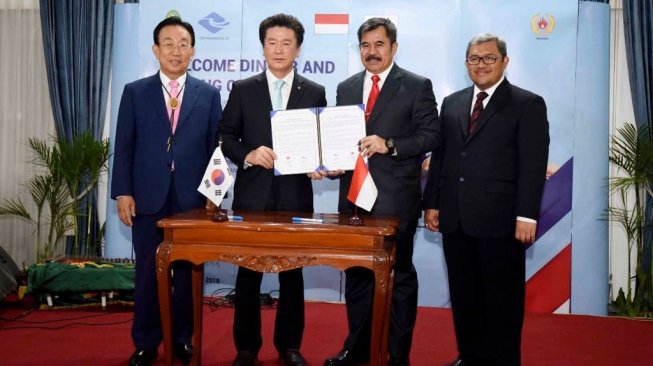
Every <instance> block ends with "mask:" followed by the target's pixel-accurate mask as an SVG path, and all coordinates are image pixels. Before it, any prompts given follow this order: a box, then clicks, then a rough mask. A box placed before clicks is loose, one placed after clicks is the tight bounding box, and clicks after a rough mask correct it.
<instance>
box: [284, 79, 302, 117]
mask: <svg viewBox="0 0 653 366" xmlns="http://www.w3.org/2000/svg"><path fill="white" fill-rule="evenodd" d="M304 82H305V79H304V78H303V77H302V76H300V75H298V74H297V73H296V72H295V77H294V78H293V82H292V86H291V89H290V96H289V97H288V105H287V106H286V109H294V108H297V106H298V105H299V101H300V100H301V99H302V95H304V90H305V88H304Z"/></svg>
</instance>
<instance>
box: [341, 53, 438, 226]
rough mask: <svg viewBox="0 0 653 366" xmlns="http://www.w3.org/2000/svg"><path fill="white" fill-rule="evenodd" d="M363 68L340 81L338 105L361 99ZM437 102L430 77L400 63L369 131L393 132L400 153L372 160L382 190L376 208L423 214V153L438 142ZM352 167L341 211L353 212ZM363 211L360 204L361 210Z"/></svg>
mask: <svg viewBox="0 0 653 366" xmlns="http://www.w3.org/2000/svg"><path fill="white" fill-rule="evenodd" d="M364 77H365V71H362V72H360V73H358V74H356V75H353V76H351V77H350V78H348V79H347V80H345V81H343V82H342V83H340V84H339V85H338V95H337V105H350V104H361V103H363V101H362V99H363V79H364ZM437 117H438V110H437V104H436V102H435V96H434V94H433V85H432V84H431V81H430V80H429V79H426V78H424V77H422V76H419V75H416V74H413V73H411V72H409V71H407V70H404V69H402V68H400V67H399V66H397V65H396V64H395V65H394V66H393V67H392V69H391V70H390V73H389V74H388V77H387V80H385V81H384V82H383V87H382V88H381V93H380V94H379V97H378V99H377V100H376V103H375V104H374V109H373V110H372V114H371V115H370V119H369V121H368V123H367V135H368V136H369V135H378V136H380V137H382V138H384V139H388V138H390V137H392V138H393V139H394V141H395V146H396V149H397V156H390V155H380V154H375V155H373V156H372V157H371V158H370V159H369V160H368V167H369V170H370V174H371V175H372V178H373V180H374V183H375V184H376V187H377V189H378V191H379V194H378V197H377V199H376V203H375V204H374V207H373V208H372V213H374V214H380V215H393V216H398V217H399V218H400V219H402V220H416V219H417V218H418V217H419V215H420V197H421V190H420V183H419V179H420V169H421V164H422V159H421V155H422V154H423V153H425V152H428V151H431V150H432V149H433V148H435V147H436V145H437V144H438V142H439V138H438V136H439V132H438V126H437V124H436V119H437ZM351 177H352V172H347V173H345V174H344V175H343V176H342V177H341V178H340V199H339V202H338V211H340V212H342V213H350V212H352V210H353V207H354V206H353V204H352V203H351V202H349V201H348V200H347V193H348V192H349V186H350V185H351ZM361 210H362V209H361Z"/></svg>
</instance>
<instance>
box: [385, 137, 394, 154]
mask: <svg viewBox="0 0 653 366" xmlns="http://www.w3.org/2000/svg"><path fill="white" fill-rule="evenodd" d="M385 147H387V148H388V155H394V153H395V140H394V139H393V138H392V137H390V138H389V139H387V140H385Z"/></svg>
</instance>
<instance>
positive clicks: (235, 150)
mask: <svg viewBox="0 0 653 366" xmlns="http://www.w3.org/2000/svg"><path fill="white" fill-rule="evenodd" d="M323 106H326V93H325V91H324V87H323V86H321V85H319V84H316V83H314V82H312V81H310V80H308V79H306V78H304V77H302V76H301V75H299V74H297V73H295V76H294V79H293V84H292V89H291V91H290V97H289V99H288V105H287V109H299V108H311V107H323ZM270 111H272V102H271V101H270V92H269V89H268V82H267V78H266V76H265V72H263V73H261V74H258V75H255V76H252V77H250V78H247V79H244V80H239V81H236V82H234V84H233V88H232V90H231V92H230V94H229V100H228V101H227V105H226V106H225V109H224V119H223V121H222V123H221V125H220V126H221V127H220V135H221V137H222V150H223V152H224V154H225V156H226V157H228V158H229V159H231V161H232V162H234V163H235V164H237V165H238V167H239V169H238V173H237V175H236V183H235V185H234V201H233V204H232V207H233V208H234V209H245V210H264V209H265V206H266V203H267V202H268V200H269V199H270V195H271V194H272V192H273V190H272V185H273V181H274V180H277V182H276V183H277V184H278V185H279V187H280V189H279V190H278V191H277V192H278V195H280V197H276V200H277V202H283V206H284V207H288V209H289V210H297V211H305V212H312V211H313V188H312V184H311V180H310V179H309V178H308V177H307V176H306V174H292V175H283V176H277V177H275V176H274V172H273V170H272V169H265V168H263V167H261V166H250V167H248V168H247V169H242V167H243V163H244V161H245V156H247V154H248V153H249V152H250V151H252V150H254V149H256V148H258V147H259V146H261V145H263V146H267V147H270V148H273V149H274V146H272V130H271V128H270Z"/></svg>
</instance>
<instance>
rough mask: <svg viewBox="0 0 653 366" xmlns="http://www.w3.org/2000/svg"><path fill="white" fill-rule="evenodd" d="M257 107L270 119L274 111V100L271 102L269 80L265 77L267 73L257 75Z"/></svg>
mask: <svg viewBox="0 0 653 366" xmlns="http://www.w3.org/2000/svg"><path fill="white" fill-rule="evenodd" d="M254 80H255V81H256V83H255V85H256V88H255V89H256V90H255V93H256V99H255V100H257V101H259V102H257V103H256V105H258V106H259V108H260V109H261V110H262V113H264V114H265V115H267V116H268V117H270V111H272V100H270V88H269V87H268V79H267V78H266V77H265V71H264V72H262V73H260V74H258V75H256V79H254Z"/></svg>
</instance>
